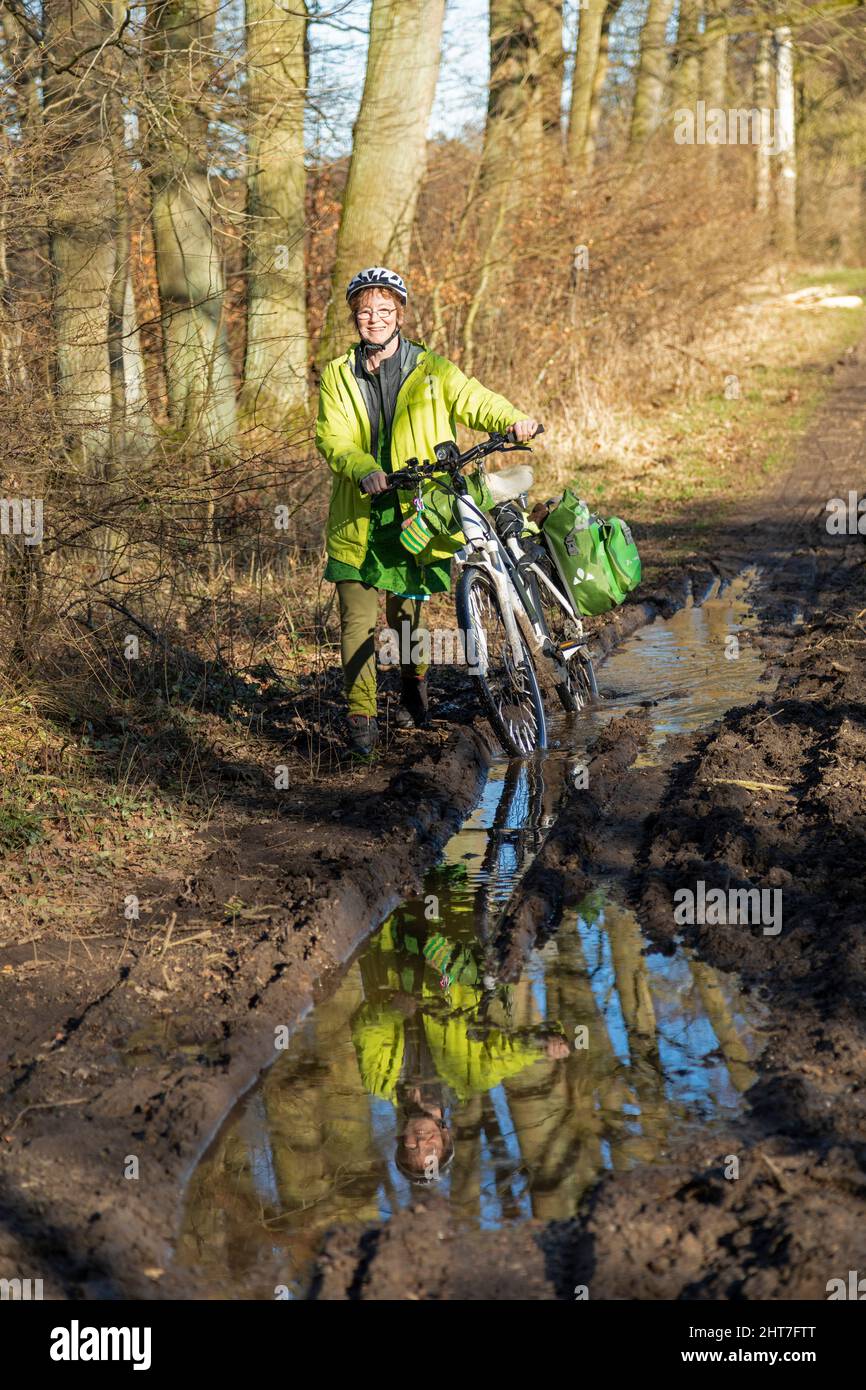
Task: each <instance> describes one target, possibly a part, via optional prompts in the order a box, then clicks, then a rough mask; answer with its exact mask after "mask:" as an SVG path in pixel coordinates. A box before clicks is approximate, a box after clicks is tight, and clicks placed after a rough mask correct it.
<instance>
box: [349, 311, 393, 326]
mask: <svg viewBox="0 0 866 1390" xmlns="http://www.w3.org/2000/svg"><path fill="white" fill-rule="evenodd" d="M396 312H397V310H396V309H359V310H358V312H357V314H356V315H355V317H356V318H359V319H363V320H364V322H365V323H369V322H370V321H371V319H374V318H376V319H383V320H385V322H387V321H388V319H392V318H393V317H394V315H395V314H396Z"/></svg>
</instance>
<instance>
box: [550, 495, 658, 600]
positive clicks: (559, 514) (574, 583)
mask: <svg viewBox="0 0 866 1390" xmlns="http://www.w3.org/2000/svg"><path fill="white" fill-rule="evenodd" d="M542 530H543V531H544V534H545V536H546V537H547V540H548V543H549V546H550V550H551V552H552V555H553V559H554V561H555V563H556V567H557V569H558V570H559V574H560V577H561V579H562V581H563V583H564V585H565V587H566V589H567V591H568V594H569V596H570V598H571V601H572V605H573V607H574V610H575V613H577V614H579V615H583V616H587V617H593V616H595V615H597V614H599V613H607V612H608V611H609V610H610V609H611V608H615V607H616V605H617V604H618V603H622V601H623V599H624V598H625V596H626V594H627V593H630V592H631V590H632V589H634V588H636V587H637V585H638V584H639V583H640V556H639V555H638V553H637V546H636V545H635V543H634V538H633V537H632V534H631V531H630V529H629V527H628V526H626V524H625V522H624V521H621V520H620V518H619V517H618V516H612V517H610V518H609V519H608V520H607V521H603V520H602V519H601V517H598V516H593V515H592V513H591V512H590V510H589V507H588V506H587V505H586V503H585V502H582V501H581V500H580V498H579V497H578V496H577V495H576V494H575V493H574V492H572V491H571V488H566V490H565V493H564V494H563V497H562V501H561V502H560V503H559V505H558V506H556V507H554V508H553V510H552V511H551V512H550V513H549V514H548V516H547V517H546V518H545V521H544V524H543V526H542Z"/></svg>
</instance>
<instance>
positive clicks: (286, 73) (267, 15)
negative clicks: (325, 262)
mask: <svg viewBox="0 0 866 1390" xmlns="http://www.w3.org/2000/svg"><path fill="white" fill-rule="evenodd" d="M246 31H247V90H248V93H249V96H248V101H249V117H250V130H249V172H248V175H247V216H248V218H249V229H248V260H247V265H248V275H249V282H248V283H249V288H248V301H247V345H246V360H245V366H244V386H243V395H242V401H243V404H244V407H245V409H246V410H247V411H248V412H249V413H250V416H251V418H252V420H253V422H254V423H255V424H257V425H264V426H265V427H267V428H270V429H273V430H280V429H281V428H282V427H283V426H284V425H285V421H286V415H287V413H288V412H290V411H291V410H292V409H293V408H295V407H297V406H302V405H303V404H304V402H305V401H306V397H307V300H306V270H305V257H304V223H305V214H304V194H305V186H306V175H305V171H304V96H305V90H306V85H307V60H306V39H307V13H306V7H305V4H304V0H298V4H297V5H292V6H289V7H288V8H283V7H282V6H281V5H279V4H278V3H277V2H276V0H246Z"/></svg>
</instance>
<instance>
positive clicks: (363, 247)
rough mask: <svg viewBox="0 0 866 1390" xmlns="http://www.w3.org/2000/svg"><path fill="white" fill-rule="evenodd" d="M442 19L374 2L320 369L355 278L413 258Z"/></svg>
mask: <svg viewBox="0 0 866 1390" xmlns="http://www.w3.org/2000/svg"><path fill="white" fill-rule="evenodd" d="M444 13H445V0H411V2H410V3H407V0H373V5H372V9H371V11H370V44H369V48H368V51H367V74H366V78H365V81H364V93H363V96H362V98H361V109H360V111H359V113H358V119H357V121H356V122H355V129H354V138H353V143H352V158H351V162H350V164H349V177H348V181H347V183H346V191H345V194H344V197H343V212H342V216H341V219H340V230H339V233H338V236H337V252H336V258H335V262H334V269H333V275H332V279H331V298H330V303H329V305H328V310H327V313H326V316H325V326H324V330H323V332H322V338H321V341H320V343H319V350H318V358H319V362H320V363H324V362H326V361H327V360H328V359H329V358H330V357H333V355H334V353H335V352H336V351H338V349H339V347H340V346H341V339H342V336H343V319H344V311H345V305H344V298H343V295H344V291H345V286H346V284H347V282H348V281H349V279H350V278H351V276H352V273H353V272H354V271H356V270H358V269H359V268H360V267H361V266H365V265H371V264H377V263H390V264H393V265H396V266H402V265H404V264H405V262H406V259H407V257H408V254H409V246H410V242H411V238H412V222H413V220H414V217H415V207H416V204H417V201H418V192H419V189H420V187H421V180H422V177H423V174H424V166H425V153H426V140H427V126H428V123H429V120H430V112H431V110H432V107H433V97H434V95H435V92H436V81H437V78H438V75H439V59H440V52H441V39H442V21H443V17H444Z"/></svg>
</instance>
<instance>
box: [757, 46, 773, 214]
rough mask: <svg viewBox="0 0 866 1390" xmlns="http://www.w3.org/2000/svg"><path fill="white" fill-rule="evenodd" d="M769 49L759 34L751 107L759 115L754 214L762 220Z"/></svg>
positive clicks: (766, 191)
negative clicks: (759, 128) (759, 136)
mask: <svg viewBox="0 0 866 1390" xmlns="http://www.w3.org/2000/svg"><path fill="white" fill-rule="evenodd" d="M771 49H772V38H771V36H770V34H761V36H760V37H759V39H758V49H757V54H756V57H755V106H756V107H757V109H758V110H759V111H760V113H761V118H760V119H761V138H760V140H759V142H758V144H757V145H756V147H755V211H756V212H759V213H761V215H762V216H764V217H767V216H769V212H770V186H771V185H770V151H771V148H772V129H771V112H770V91H771V86H770V79H771V70H772V64H771Z"/></svg>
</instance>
